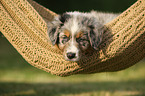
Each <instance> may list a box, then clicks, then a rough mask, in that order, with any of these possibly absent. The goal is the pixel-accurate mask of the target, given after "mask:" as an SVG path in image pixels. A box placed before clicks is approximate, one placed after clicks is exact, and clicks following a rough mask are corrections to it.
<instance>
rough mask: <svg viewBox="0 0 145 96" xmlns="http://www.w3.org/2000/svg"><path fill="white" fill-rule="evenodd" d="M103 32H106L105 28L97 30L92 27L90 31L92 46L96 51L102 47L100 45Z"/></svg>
mask: <svg viewBox="0 0 145 96" xmlns="http://www.w3.org/2000/svg"><path fill="white" fill-rule="evenodd" d="M103 31H104V28H103V27H101V28H95V27H94V26H90V30H89V32H88V37H89V40H90V44H91V46H92V47H93V48H94V49H95V50H98V46H99V45H100V43H101V41H102V38H103V36H102V35H103Z"/></svg>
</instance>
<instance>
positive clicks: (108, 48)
mask: <svg viewBox="0 0 145 96" xmlns="http://www.w3.org/2000/svg"><path fill="white" fill-rule="evenodd" d="M54 15H57V14H55V13H54V12H52V11H50V10H48V9H46V8H44V7H43V6H41V5H39V4H38V3H36V2H34V1H32V0H28V1H27V0H0V31H1V32H2V33H3V35H4V36H5V37H6V38H7V39H8V41H9V42H10V43H11V44H12V45H13V46H14V47H15V49H16V50H17V51H18V52H19V53H20V54H21V55H22V57H23V58H24V59H25V60H26V61H27V62H28V63H30V64H31V65H33V66H34V67H37V68H39V69H42V70H44V71H46V72H49V73H51V74H55V75H58V76H69V75H73V74H87V73H97V72H113V71H119V70H122V69H126V68H128V67H130V66H132V65H134V64H136V63H137V62H138V61H140V60H141V59H143V58H144V57H145V43H144V42H145V0H138V1H137V2H136V3H135V4H133V5H132V6H131V7H130V8H128V9H127V10H126V11H124V12H123V13H122V14H121V15H120V16H118V17H117V18H115V19H114V20H112V21H111V22H109V23H108V24H106V25H105V26H104V28H106V31H105V32H104V37H103V41H102V44H101V45H100V51H98V52H97V51H93V53H92V51H91V50H90V53H91V54H90V53H88V54H85V53H84V54H85V56H84V57H83V59H82V60H80V61H79V62H70V61H65V60H64V59H63V56H62V54H61V52H60V51H59V50H58V49H56V48H55V47H54V46H52V45H51V44H50V43H49V42H48V36H47V24H46V22H45V21H44V19H43V18H45V19H46V20H48V21H51V20H52V19H53V16H54Z"/></svg>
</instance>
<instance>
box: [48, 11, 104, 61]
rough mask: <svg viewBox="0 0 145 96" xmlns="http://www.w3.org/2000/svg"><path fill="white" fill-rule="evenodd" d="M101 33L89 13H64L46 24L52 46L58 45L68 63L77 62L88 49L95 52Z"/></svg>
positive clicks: (100, 26)
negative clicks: (90, 48) (92, 49)
mask: <svg viewBox="0 0 145 96" xmlns="http://www.w3.org/2000/svg"><path fill="white" fill-rule="evenodd" d="M102 33H103V30H102V25H101V24H100V23H99V21H97V20H96V19H95V17H93V16H91V14H89V13H79V12H69V13H64V14H63V15H60V16H57V17H55V18H54V20H53V21H52V22H50V23H49V24H48V35H49V38H50V40H51V42H52V44H53V45H55V44H56V45H58V48H59V49H60V50H62V51H63V56H64V59H65V60H68V61H79V60H80V59H81V57H82V52H84V51H86V50H87V49H88V48H89V47H92V48H94V49H96V50H97V49H98V46H99V44H100V43H101V40H102Z"/></svg>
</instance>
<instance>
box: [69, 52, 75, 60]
mask: <svg viewBox="0 0 145 96" xmlns="http://www.w3.org/2000/svg"><path fill="white" fill-rule="evenodd" d="M75 56H76V53H72V52H69V53H67V57H68V58H69V59H73V58H75Z"/></svg>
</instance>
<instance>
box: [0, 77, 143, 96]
mask: <svg viewBox="0 0 145 96" xmlns="http://www.w3.org/2000/svg"><path fill="white" fill-rule="evenodd" d="M92 92H95V93H97V94H99V93H100V92H109V93H110V94H114V93H116V92H119V93H125V95H121V96H145V80H134V81H127V82H90V83H89V82H82V83H46V84H45V83H44V84H43V83H41V84H39V83H34V84H33V83H32V84H31V83H5V82H0V96H11V95H13V96H60V95H62V94H63V96H66V95H69V94H71V96H74V94H82V93H92ZM75 96H76V95H75ZM81 96H82V95H81ZM87 96H90V95H87ZM93 96H94V95H93ZM95 96H96V95H95ZM97 96H98V95H97ZM99 96H100V95H99ZM101 96H102V95H101ZM109 96H110V95H109ZM111 96H112V95H111ZM113 96H114V95H113ZM119 96H120V95H119Z"/></svg>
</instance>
